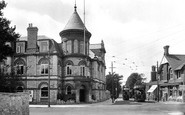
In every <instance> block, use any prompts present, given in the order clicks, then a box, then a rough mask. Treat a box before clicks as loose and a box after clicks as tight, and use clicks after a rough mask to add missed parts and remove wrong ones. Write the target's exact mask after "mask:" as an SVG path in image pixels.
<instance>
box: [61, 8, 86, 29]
mask: <svg viewBox="0 0 185 115" xmlns="http://www.w3.org/2000/svg"><path fill="white" fill-rule="evenodd" d="M74 29H75V30H84V23H83V22H82V20H81V18H80V16H79V15H78V13H77V11H76V7H75V10H74V13H73V14H72V16H71V18H70V19H69V21H68V23H67V25H66V26H65V28H64V30H74ZM64 30H63V31H64ZM85 30H86V31H88V30H87V29H86V28H85Z"/></svg>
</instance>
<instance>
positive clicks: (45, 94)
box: [41, 86, 48, 97]
mask: <svg viewBox="0 0 185 115" xmlns="http://www.w3.org/2000/svg"><path fill="white" fill-rule="evenodd" d="M41 97H48V87H47V86H44V87H41Z"/></svg>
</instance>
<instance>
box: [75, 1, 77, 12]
mask: <svg viewBox="0 0 185 115" xmlns="http://www.w3.org/2000/svg"><path fill="white" fill-rule="evenodd" d="M74 8H75V12H76V8H77V7H76V0H75V6H74Z"/></svg>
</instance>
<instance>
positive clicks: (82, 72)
mask: <svg viewBox="0 0 185 115" xmlns="http://www.w3.org/2000/svg"><path fill="white" fill-rule="evenodd" d="M78 65H79V66H80V75H81V76H85V75H86V62H85V61H84V60H82V61H80V62H79V64H78Z"/></svg>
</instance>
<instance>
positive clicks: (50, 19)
mask: <svg viewBox="0 0 185 115" xmlns="http://www.w3.org/2000/svg"><path fill="white" fill-rule="evenodd" d="M5 2H7V7H6V8H5V9H4V10H3V12H4V17H6V18H7V19H9V20H10V21H11V26H14V25H16V32H18V33H19V34H20V35H21V36H26V35H27V30H26V29H27V27H28V24H29V23H33V26H37V27H38V29H39V31H38V34H39V35H45V36H47V37H50V38H52V39H54V40H56V41H57V42H58V43H60V42H61V38H60V36H59V32H61V31H62V30H63V29H64V27H65V25H66V24H67V22H68V20H69V18H70V17H71V15H72V13H73V12H74V4H75V0H5ZM76 5H77V12H78V14H79V15H80V17H81V19H82V20H83V16H84V15H83V12H84V0H76ZM184 6H185V0H85V14H86V15H85V25H86V28H87V29H88V31H90V32H91V34H92V37H91V38H90V43H91V44H95V43H101V40H103V41H104V44H105V49H106V68H107V69H106V74H108V73H109V72H111V69H110V67H111V63H113V67H115V68H114V69H113V71H114V72H115V73H118V74H119V75H123V77H124V78H123V83H125V81H126V80H127V78H128V76H129V75H130V74H131V73H133V72H138V73H143V74H144V75H145V76H144V77H146V78H147V81H150V73H151V66H152V65H157V61H158V62H159V64H160V63H164V62H165V59H163V60H162V58H163V54H164V50H163V47H164V46H165V45H169V46H170V48H169V53H171V54H185V45H184V44H185V39H184V38H185V13H184V11H185V7H184Z"/></svg>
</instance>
